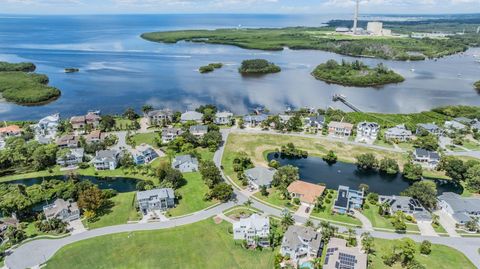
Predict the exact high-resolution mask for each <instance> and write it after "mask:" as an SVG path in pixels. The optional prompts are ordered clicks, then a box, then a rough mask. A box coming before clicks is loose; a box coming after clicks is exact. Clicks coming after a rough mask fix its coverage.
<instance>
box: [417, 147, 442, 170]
mask: <svg viewBox="0 0 480 269" xmlns="http://www.w3.org/2000/svg"><path fill="white" fill-rule="evenodd" d="M413 161H414V162H415V163H419V164H421V165H422V166H424V167H426V168H429V169H435V168H436V167H437V165H438V164H439V163H440V155H439V154H438V153H437V152H436V151H429V150H426V149H420V148H416V149H415V150H414V151H413Z"/></svg>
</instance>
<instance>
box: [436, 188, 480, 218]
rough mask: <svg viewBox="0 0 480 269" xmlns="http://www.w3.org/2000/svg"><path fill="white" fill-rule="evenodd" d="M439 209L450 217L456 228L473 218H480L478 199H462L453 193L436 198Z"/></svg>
mask: <svg viewBox="0 0 480 269" xmlns="http://www.w3.org/2000/svg"><path fill="white" fill-rule="evenodd" d="M438 201H439V203H438V205H439V207H440V208H441V209H442V210H443V211H444V212H446V213H447V214H448V215H449V216H451V217H452V218H453V219H454V220H455V222H456V224H457V225H458V226H464V225H465V224H466V223H467V222H469V221H471V220H473V219H474V218H475V217H480V198H478V197H462V196H460V195H458V194H456V193H453V192H444V193H443V194H442V195H440V196H438Z"/></svg>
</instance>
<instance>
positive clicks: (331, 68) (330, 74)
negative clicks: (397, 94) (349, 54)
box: [312, 60, 405, 87]
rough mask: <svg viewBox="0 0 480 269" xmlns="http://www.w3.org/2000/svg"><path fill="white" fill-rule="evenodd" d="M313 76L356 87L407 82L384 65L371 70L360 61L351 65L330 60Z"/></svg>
mask: <svg viewBox="0 0 480 269" xmlns="http://www.w3.org/2000/svg"><path fill="white" fill-rule="evenodd" d="M312 75H313V76H314V77H315V78H316V79H318V80H323V81H325V82H327V83H334V84H339V85H343V86H355V87H374V86H381V85H386V84H390V83H400V82H403V81H404V80H405V79H404V78H403V77H402V76H401V75H399V74H397V73H395V72H394V71H392V70H390V69H388V68H387V67H386V66H385V65H383V64H379V65H377V67H375V68H371V67H369V66H367V65H365V64H364V63H362V62H360V61H354V62H351V63H349V62H346V61H344V60H342V62H341V63H338V62H337V61H335V60H329V61H327V62H326V63H323V64H320V65H319V66H317V67H316V68H315V70H313V72H312Z"/></svg>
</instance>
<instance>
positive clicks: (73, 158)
mask: <svg viewBox="0 0 480 269" xmlns="http://www.w3.org/2000/svg"><path fill="white" fill-rule="evenodd" d="M57 154H58V153H57ZM83 155H84V150H83V148H76V149H68V151H67V152H66V153H65V154H62V155H60V156H58V155H57V164H58V165H60V166H74V165H78V164H79V163H81V162H83Z"/></svg>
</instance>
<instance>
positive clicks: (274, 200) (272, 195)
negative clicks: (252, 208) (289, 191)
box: [253, 188, 298, 211]
mask: <svg viewBox="0 0 480 269" xmlns="http://www.w3.org/2000/svg"><path fill="white" fill-rule="evenodd" d="M253 196H255V197H257V198H258V199H260V200H263V201H265V202H267V203H270V204H273V205H276V206H278V207H281V208H285V207H286V208H288V209H290V210H293V211H295V210H297V209H298V206H297V205H294V204H293V203H291V202H290V201H289V200H285V199H282V198H283V197H282V194H281V192H279V191H277V189H275V188H271V189H268V196H267V197H265V196H263V195H262V194H261V193H260V192H257V193H255V194H254V195H253Z"/></svg>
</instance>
